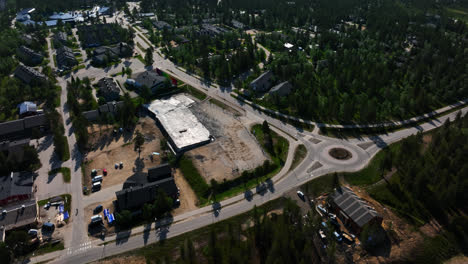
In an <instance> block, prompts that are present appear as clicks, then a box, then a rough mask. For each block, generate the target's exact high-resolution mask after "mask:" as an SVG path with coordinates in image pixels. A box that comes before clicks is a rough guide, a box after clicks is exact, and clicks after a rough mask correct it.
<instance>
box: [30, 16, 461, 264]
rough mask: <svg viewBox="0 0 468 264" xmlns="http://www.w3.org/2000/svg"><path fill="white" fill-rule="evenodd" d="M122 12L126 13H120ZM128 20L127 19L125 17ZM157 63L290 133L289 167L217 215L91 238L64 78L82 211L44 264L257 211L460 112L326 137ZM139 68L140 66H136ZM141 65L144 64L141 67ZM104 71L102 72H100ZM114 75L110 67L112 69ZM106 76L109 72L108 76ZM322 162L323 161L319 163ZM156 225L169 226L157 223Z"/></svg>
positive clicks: (97, 255) (107, 252) (75, 189)
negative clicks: (339, 156)
mask: <svg viewBox="0 0 468 264" xmlns="http://www.w3.org/2000/svg"><path fill="white" fill-rule="evenodd" d="M120 15H121V14H120ZM123 21H124V22H123V23H124V24H125V23H127V24H128V22H126V20H123ZM141 35H142V34H141V33H140V34H136V36H135V42H139V43H141V45H142V46H143V47H146V46H147V44H146V41H145V40H143V39H142V36H141ZM142 55H143V54H142ZM154 57H155V60H154V61H155V62H154V64H153V67H154V68H156V67H157V68H159V69H161V70H163V71H166V72H168V73H170V74H171V75H173V76H174V77H176V78H178V79H179V80H181V81H182V82H185V83H187V84H189V85H191V86H193V87H194V88H196V89H199V90H201V91H203V92H205V93H206V94H207V95H208V96H210V97H212V98H216V99H218V100H220V101H222V102H224V103H226V104H228V105H230V106H232V107H234V108H235V109H241V110H242V112H243V113H245V115H246V116H247V117H248V118H249V119H251V120H256V121H257V122H262V121H263V120H267V121H268V122H269V123H270V124H271V129H272V130H274V131H275V132H277V133H278V134H280V135H281V136H283V137H285V138H286V139H287V140H288V141H289V145H290V148H289V152H288V158H287V162H286V164H285V166H284V167H283V169H282V170H281V171H280V172H279V173H278V174H277V175H276V176H274V177H273V178H272V179H271V182H272V183H271V186H269V188H268V191H267V192H261V193H260V192H257V190H256V189H255V188H253V189H251V190H250V192H251V193H253V196H252V197H250V198H249V199H246V196H245V194H244V193H242V194H239V195H237V196H234V197H231V198H229V199H227V200H224V201H222V202H220V205H219V206H220V207H219V208H220V210H219V212H218V213H217V214H216V215H215V214H214V213H213V206H212V205H209V206H205V207H202V208H199V209H197V210H194V211H191V212H187V213H184V214H181V215H177V216H174V218H172V219H163V220H161V221H162V222H158V223H155V224H153V225H152V226H151V225H150V226H140V227H137V228H134V229H132V230H130V231H123V232H121V233H118V234H116V235H114V236H109V237H106V238H105V239H104V240H89V238H88V236H87V229H86V223H87V219H84V212H83V209H84V207H85V205H86V204H87V203H89V201H88V200H89V199H90V198H88V197H83V194H82V189H81V188H82V187H81V186H82V183H81V180H82V175H81V162H82V154H81V153H80V152H79V150H78V147H77V144H76V138H75V135H74V133H73V127H72V123H71V120H70V114H69V110H68V107H67V105H66V99H67V89H66V82H67V80H68V79H69V78H70V76H68V77H67V78H58V81H59V84H60V86H61V87H62V94H61V107H60V112H61V114H62V116H63V120H64V126H65V130H66V133H67V137H68V144H69V147H70V150H71V151H72V158H71V160H70V161H68V162H66V163H65V164H64V165H63V166H69V167H70V168H71V171H72V182H71V186H72V188H71V194H72V197H73V199H72V208H74V209H72V210H73V211H74V210H75V209H78V214H77V215H75V214H72V225H73V232H72V236H71V237H72V239H71V241H68V242H67V243H66V245H69V246H68V247H67V248H66V249H64V250H62V251H57V252H52V253H49V254H46V255H41V256H37V257H34V258H31V259H30V260H29V261H30V262H33V263H38V262H42V261H49V260H51V261H52V262H53V263H70V264H74V263H87V262H91V261H95V260H98V259H101V258H104V257H108V256H111V255H115V254H118V253H122V252H125V251H128V250H132V249H135V248H139V247H142V246H145V245H147V244H150V243H155V242H157V241H160V240H161V239H166V238H171V237H174V236H177V235H180V234H183V233H185V232H189V231H192V230H195V229H197V228H201V227H204V226H207V225H210V224H212V223H214V222H217V221H221V220H225V219H228V218H230V217H232V216H235V215H238V214H241V213H244V212H247V211H249V210H251V209H252V208H253V207H254V205H256V206H260V205H262V204H264V203H266V202H268V201H271V200H273V199H276V198H279V197H281V196H282V195H283V194H284V193H285V192H287V191H289V190H291V189H293V188H296V187H298V186H300V185H302V184H304V183H306V182H307V181H310V180H312V179H315V178H317V177H320V176H322V175H326V174H329V173H333V172H344V171H348V172H352V171H358V170H361V169H362V168H364V167H365V166H366V165H367V164H368V163H369V161H370V160H371V159H372V157H373V156H374V155H376V154H377V153H378V151H379V150H380V149H382V148H384V147H385V146H387V145H389V144H391V143H394V142H397V141H399V140H402V139H404V138H406V137H408V136H410V135H413V134H416V133H418V132H426V131H429V130H432V129H434V128H436V127H439V126H441V125H442V124H443V123H444V122H445V120H447V119H450V120H454V118H455V116H456V114H457V112H452V113H449V114H447V115H444V116H441V117H439V118H437V119H434V120H431V121H428V122H426V123H424V124H420V125H418V126H416V127H412V128H407V129H402V130H398V131H395V132H392V133H388V134H384V135H379V136H373V137H363V138H359V139H356V138H353V139H338V138H331V137H326V136H323V135H319V134H318V130H317V129H315V130H314V131H313V132H309V131H304V130H301V129H299V128H296V127H294V126H292V125H290V124H288V123H284V122H282V121H280V120H278V119H275V118H272V117H271V116H269V115H267V114H265V113H264V112H263V111H259V110H257V109H255V108H253V107H252V106H251V105H249V104H246V103H244V102H242V101H239V100H237V99H235V98H233V97H232V96H231V87H228V88H225V87H219V86H218V85H216V84H210V83H206V82H205V81H203V80H201V78H200V77H197V76H194V75H191V74H188V73H187V72H186V71H185V70H183V69H181V68H179V67H178V66H176V65H175V64H174V63H172V62H171V61H169V60H167V59H166V58H164V57H163V56H162V55H161V54H160V51H159V50H158V49H155V52H154ZM130 67H132V70H133V71H134V72H137V71H141V70H142V69H141V65H140V64H138V63H133V64H131V65H130ZM133 67H135V68H133ZM137 67H139V68H137ZM86 71H87V69H82V70H80V71H78V72H77V73H75V74H74V76H85V75H86ZM100 74H106V73H104V72H97V74H96V77H97V76H99V75H100ZM107 74H109V72H107ZM102 77H104V76H102ZM460 111H461V112H462V113H463V115H465V114H466V112H467V111H468V107H464V108H462V109H461V110H460ZM299 144H303V145H304V146H305V147H306V149H307V156H306V157H305V158H304V160H303V161H302V162H301V163H300V164H299V165H298V166H297V167H296V168H294V169H292V170H290V165H291V163H292V160H293V156H294V150H295V147H296V146H298V145H299ZM333 147H340V148H344V149H346V150H348V151H349V152H350V153H352V158H351V159H349V160H346V161H340V160H336V159H334V158H332V157H331V156H330V155H329V154H328V151H329V149H331V148H333ZM317 164H319V165H320V166H317ZM156 225H162V226H163V227H160V228H156Z"/></svg>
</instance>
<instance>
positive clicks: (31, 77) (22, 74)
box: [15, 64, 46, 84]
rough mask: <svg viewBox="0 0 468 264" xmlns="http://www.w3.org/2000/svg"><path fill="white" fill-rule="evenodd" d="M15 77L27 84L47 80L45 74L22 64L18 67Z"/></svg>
mask: <svg viewBox="0 0 468 264" xmlns="http://www.w3.org/2000/svg"><path fill="white" fill-rule="evenodd" d="M15 76H16V77H17V78H19V79H20V80H22V81H23V82H25V83H27V84H29V83H31V82H34V81H45V80H46V76H45V75H44V74H42V73H40V72H38V71H36V70H35V69H34V68H32V67H28V66H25V65H22V64H20V65H18V67H16V69H15Z"/></svg>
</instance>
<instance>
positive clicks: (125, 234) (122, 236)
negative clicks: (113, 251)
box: [115, 229, 132, 245]
mask: <svg viewBox="0 0 468 264" xmlns="http://www.w3.org/2000/svg"><path fill="white" fill-rule="evenodd" d="M131 234H132V230H131V229H130V230H124V231H120V232H118V233H117V236H116V237H115V244H116V245H122V244H125V243H127V241H128V238H129V237H130V235H131Z"/></svg>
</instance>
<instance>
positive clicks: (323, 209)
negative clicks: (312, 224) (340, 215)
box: [317, 204, 327, 214]
mask: <svg viewBox="0 0 468 264" xmlns="http://www.w3.org/2000/svg"><path fill="white" fill-rule="evenodd" d="M317 208H318V209H319V210H320V211H321V212H322V213H324V214H327V209H325V208H324V207H323V206H322V205H320V204H319V205H317Z"/></svg>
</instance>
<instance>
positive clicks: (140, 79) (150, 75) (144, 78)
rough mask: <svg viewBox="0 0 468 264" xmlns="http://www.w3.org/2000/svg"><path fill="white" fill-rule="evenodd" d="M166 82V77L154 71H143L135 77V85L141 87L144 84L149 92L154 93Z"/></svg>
mask: <svg viewBox="0 0 468 264" xmlns="http://www.w3.org/2000/svg"><path fill="white" fill-rule="evenodd" d="M165 83H166V77H164V76H160V75H159V74H157V73H156V72H154V71H145V72H142V73H139V74H138V75H137V76H136V78H135V86H136V87H138V88H140V89H141V88H142V87H144V86H146V87H148V88H150V90H151V92H153V93H155V92H156V91H157V90H158V89H159V88H161V87H163V86H164V85H165Z"/></svg>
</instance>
